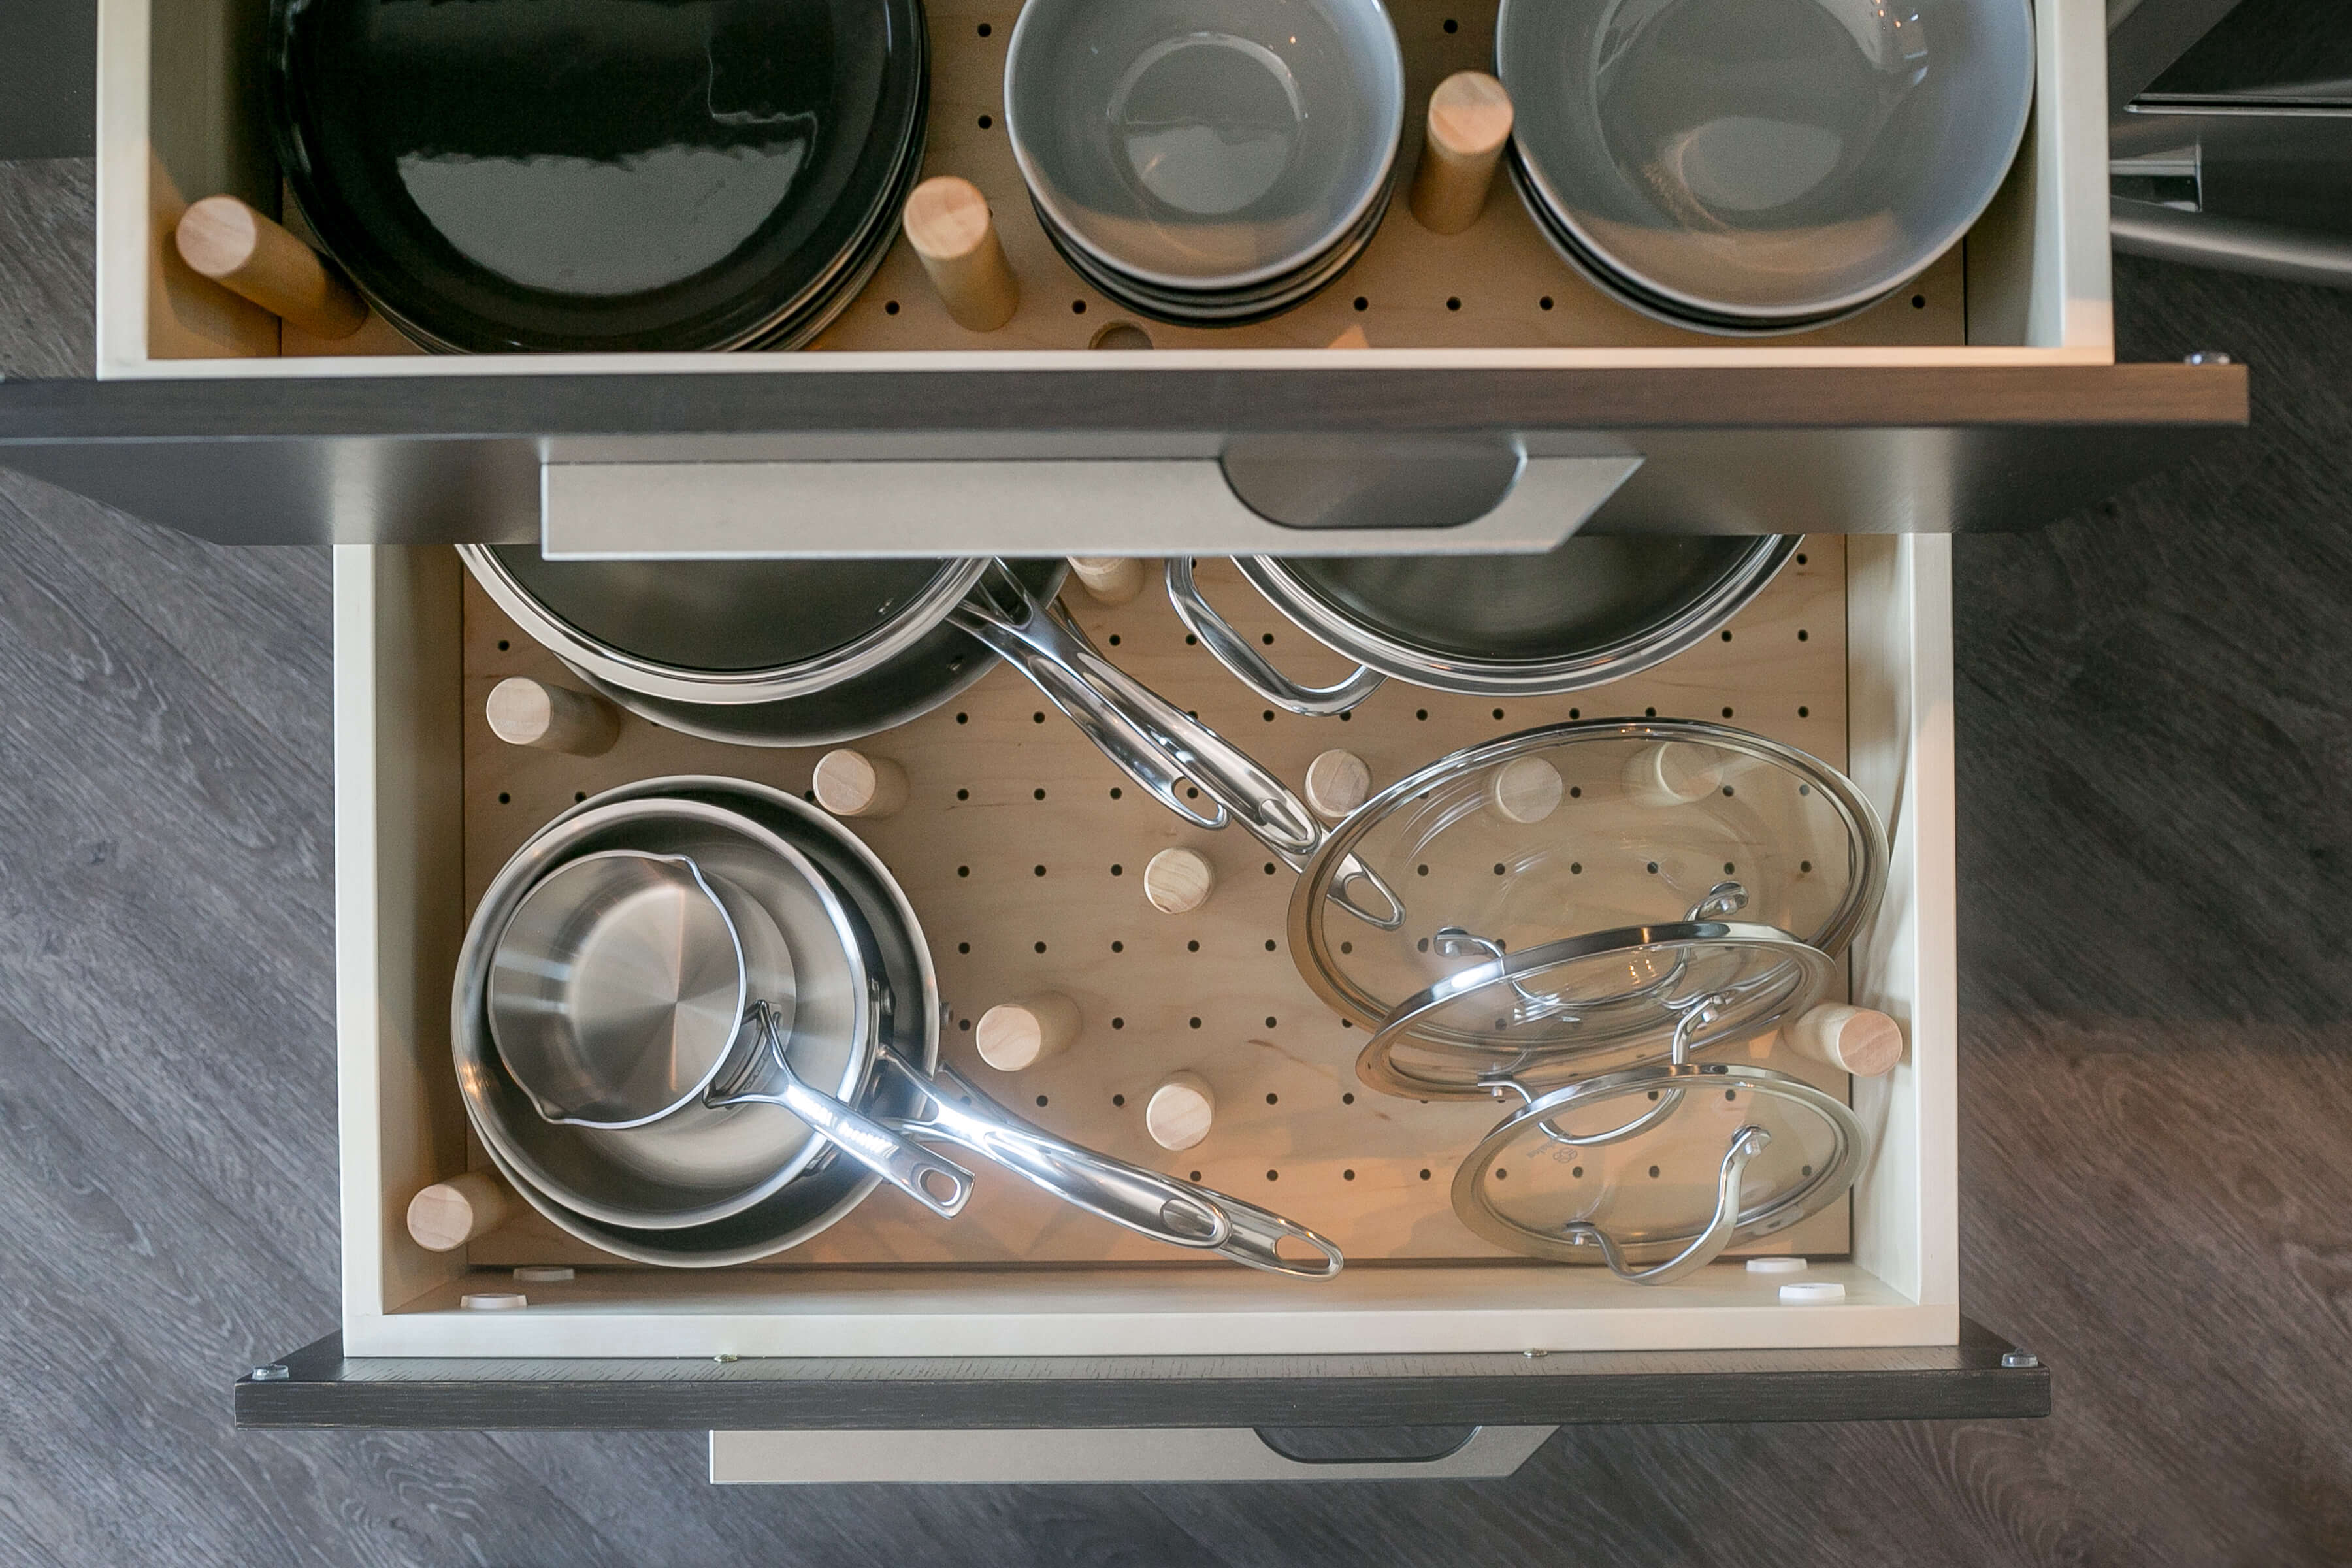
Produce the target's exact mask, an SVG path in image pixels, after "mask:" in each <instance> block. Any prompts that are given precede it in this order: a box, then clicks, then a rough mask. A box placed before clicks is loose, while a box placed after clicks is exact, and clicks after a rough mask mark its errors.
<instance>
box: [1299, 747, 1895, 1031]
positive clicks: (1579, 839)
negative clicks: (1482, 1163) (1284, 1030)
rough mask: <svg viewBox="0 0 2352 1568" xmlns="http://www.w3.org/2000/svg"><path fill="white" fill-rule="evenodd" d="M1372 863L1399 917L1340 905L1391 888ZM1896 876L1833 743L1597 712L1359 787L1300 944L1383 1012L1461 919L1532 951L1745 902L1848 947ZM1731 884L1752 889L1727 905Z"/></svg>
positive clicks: (1467, 926)
mask: <svg viewBox="0 0 2352 1568" xmlns="http://www.w3.org/2000/svg"><path fill="white" fill-rule="evenodd" d="M1358 868H1362V870H1365V871H1369V872H1370V874H1371V875H1372V876H1374V877H1377V878H1378V879H1380V881H1381V883H1382V884H1384V885H1385V887H1386V888H1387V889H1389V890H1391V892H1393V893H1394V895H1395V896H1396V898H1397V900H1399V902H1400V903H1401V905H1402V911H1403V919H1402V921H1399V922H1397V923H1396V924H1395V928H1394V929H1393V930H1384V929H1382V927H1383V926H1385V925H1387V924H1388V923H1389V922H1388V921H1386V920H1383V921H1381V924H1380V925H1375V924H1374V923H1372V922H1371V921H1369V920H1367V919H1364V918H1362V917H1361V916H1360V914H1357V913H1352V912H1350V911H1349V908H1348V905H1347V903H1345V902H1340V903H1339V904H1338V906H1337V907H1336V908H1335V907H1334V906H1335V900H1334V898H1333V895H1334V894H1335V893H1339V894H1341V895H1342V896H1343V897H1349V896H1352V897H1353V898H1354V900H1355V901H1356V902H1358V903H1359V904H1360V905H1361V906H1362V907H1364V908H1366V909H1378V908H1381V907H1382V900H1381V899H1380V898H1379V896H1378V895H1377V894H1373V893H1371V892H1370V891H1369V888H1368V884H1367V883H1366V882H1365V881H1364V880H1363V879H1362V878H1361V876H1360V875H1359V873H1358ZM1885 879H1886V836H1885V830H1884V829H1883V828H1882V827H1881V826H1880V825H1879V821H1878V816H1877V814H1876V813H1875V812H1874V810H1873V809H1872V808H1871V805H1870V803H1869V802H1868V801H1867V800H1866V799H1864V796H1863V795H1862V793H1861V791H1860V790H1858V789H1857V788H1856V787H1855V786H1854V784H1853V781H1851V780H1850V779H1848V778H1846V777H1845V775H1844V774H1843V773H1839V772H1838V771H1837V770H1836V769H1834V768H1832V767H1831V766H1830V765H1828V764H1827V763H1822V762H1821V761H1819V760H1818V759H1816V758H1814V757H1811V756H1809V755H1808V754H1806V753H1805V752H1800V751H1798V750H1796V749H1795V748H1793V747H1790V746H1785V745H1782V744H1780V742H1776V741H1770V740H1767V739H1765V738H1764V737H1763V736H1760V735H1754V734H1750V733H1748V731H1742V730H1737V729H1733V728H1731V727H1729V726H1727V725H1722V724H1713V723H1706V722H1702V721H1696V720H1670V719H1652V720H1596V721H1586V722H1582V723H1575V724H1561V725H1554V726H1550V727H1548V728H1545V729H1541V730H1530V731H1525V732H1523V733H1520V734H1517V735H1509V736H1505V737H1503V738H1501V739H1499V740H1495V741H1490V742H1486V743H1484V744H1482V745H1478V746H1475V747H1472V748H1470V749H1468V750H1466V751H1462V752H1455V753H1454V754H1453V755H1451V756H1448V757H1444V758H1441V759H1440V760H1439V761H1437V762H1435V763H1431V764H1430V765H1429V766H1427V767H1425V768H1423V769H1422V770H1421V771H1420V772H1418V773H1413V774H1412V775H1410V776H1408V777H1406V778H1404V779H1402V780H1401V781H1399V782H1398V783H1397V784H1393V785H1391V786H1390V787H1389V788H1388V789H1386V790H1384V791H1382V792H1381V794H1379V795H1375V796H1374V797H1373V798H1372V799H1371V800H1370V801H1368V802H1366V803H1365V804H1364V805H1362V806H1360V807H1359V808H1358V809H1357V811H1356V812H1355V813H1354V814H1353V815H1352V816H1349V818H1348V819H1347V820H1346V821H1345V822H1343V823H1341V824H1340V825H1339V827H1337V828H1336V829H1334V830H1333V832H1332V834H1331V837H1329V839H1328V840H1327V841H1326V843H1325V844H1324V845H1323V847H1321V848H1320V849H1319V850H1318V852H1317V854H1316V856H1315V858H1314V859H1313V860H1312V861H1310V862H1309V863H1308V865H1307V868H1306V872H1305V874H1304V875H1303V876H1302V877H1301V878H1300V879H1299V881H1298V884H1297V888H1296V889H1295V890H1294V892H1293V894H1292V897H1291V902H1290V915H1289V936H1290V947H1291V952H1292V953H1293V955H1294V957H1295V959H1296V961H1297V964H1298V967H1299V971H1300V973H1301V974H1302V975H1303V976H1304V977H1305V979H1306V980H1307V984H1309V985H1310V986H1312V987H1313V988H1314V989H1315V991H1316V993H1317V994H1318V995H1319V996H1320V997H1321V998H1322V999H1323V1000H1324V1001H1325V1002H1327V1003H1328V1004H1329V1005H1331V1006H1332V1007H1333V1008H1334V1009H1335V1010H1337V1011H1338V1012H1339V1014H1340V1015H1341V1016H1344V1017H1347V1018H1349V1019H1350V1020H1351V1021H1353V1022H1354V1023H1356V1024H1357V1025H1358V1026H1361V1027H1363V1028H1366V1029H1371V1030H1378V1029H1380V1028H1381V1027H1382V1026H1384V1025H1385V1024H1387V1023H1388V1021H1389V1019H1390V1016H1391V1014H1392V1013H1394V1012H1395V1011H1396V1010H1397V1009H1398V1008H1399V1006H1400V1005H1402V1004H1403V1003H1404V1002H1405V1001H1406V1000H1407V999H1408V998H1411V997H1413V996H1414V995H1415V994H1417V993H1420V992H1423V991H1425V990H1428V989H1429V988H1431V987H1433V986H1437V985H1439V984H1441V983H1443V982H1444V981H1446V980H1448V979H1449V978H1451V977H1452V976H1453V975H1454V974H1455V973H1457V972H1460V971H1461V970H1462V969H1463V959H1464V957H1465V956H1475V953H1465V952H1455V953H1453V954H1449V953H1447V952H1444V951H1443V950H1442V947H1441V941H1440V933H1441V932H1442V931H1446V930H1447V929H1449V928H1451V929H1454V930H1458V931H1463V932H1465V933H1475V935H1476V936H1478V937H1481V938H1484V939H1486V941H1488V942H1493V943H1495V944H1496V946H1497V947H1499V948H1500V949H1502V950H1503V951H1504V952H1507V953H1511V954H1522V953H1528V952H1531V951H1533V950H1538V949H1541V948H1543V947H1545V946H1546V945H1547V944H1549V943H1553V942H1562V941H1565V940H1567V939H1570V938H1574V937H1584V936H1589V935H1591V933H1594V932H1603V931H1626V930H1630V929H1640V928H1649V927H1655V926H1660V925H1663V924H1665V923H1668V922H1677V921H1684V922H1687V921H1703V920H1707V919H1711V918H1720V917H1721V916H1722V915H1723V914H1725V913H1727V912H1728V911H1729V910H1738V915H1739V919H1740V920H1741V921H1748V922H1752V923H1754V924H1756V925H1759V926H1764V927H1769V928H1770V929H1771V930H1772V931H1775V932H1778V933H1780V935H1781V937H1782V938H1783V939H1784V940H1790V939H1792V940H1793V941H1795V942H1799V943H1801V944H1802V945H1804V946H1806V947H1810V948H1814V949H1818V950H1820V951H1821V952H1823V953H1826V954H1827V955H1829V956H1830V957H1831V958H1835V957H1836V956H1837V955H1838V954H1839V953H1840V952H1843V951H1844V948H1845V946H1846V944H1847V943H1848V942H1850V941H1851V940H1852V939H1853V934H1854V932H1855V931H1856V930H1858V929H1859V928H1860V927H1861V925H1862V923H1863V922H1864V921H1866V920H1867V919H1869V918H1870V916H1871V914H1872V913H1873V912H1874V910H1876V908H1877V905H1878V900H1879V897H1880V894H1881V893H1882V891H1883V890H1884V889H1885ZM1725 884H1732V885H1733V886H1734V888H1735V889H1736V891H1737V893H1738V895H1739V896H1740V901H1739V902H1737V903H1731V904H1728V905H1727V906H1717V907H1714V908H1712V909H1711V908H1710V907H1709V900H1710V899H1713V898H1715V897H1716V896H1717V889H1719V888H1721V887H1723V886H1724V885H1725ZM1436 1022H1440V1023H1443V1024H1444V1025H1447V1026H1458V1025H1459V1023H1460V1018H1459V1017H1458V1016H1455V1014H1454V1012H1453V1011H1449V1013H1448V1014H1447V1015H1446V1016H1444V1018H1443V1019H1441V1020H1437V1021H1436ZM1668 1024H1669V1026H1670V1024H1671V1020H1669V1021H1668ZM1416 1032H1418V1031H1416ZM1461 1033H1462V1031H1461V1030H1460V1029H1459V1028H1458V1027H1456V1028H1455V1029H1454V1034H1455V1035H1456V1036H1459V1035H1460V1034H1461ZM1441 1037H1443V1036H1441ZM1490 1043H1491V1042H1490Z"/></svg>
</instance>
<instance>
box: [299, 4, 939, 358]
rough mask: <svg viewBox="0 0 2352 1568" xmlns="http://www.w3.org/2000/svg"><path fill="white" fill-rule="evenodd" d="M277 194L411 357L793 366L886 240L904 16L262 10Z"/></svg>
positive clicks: (739, 10) (914, 37) (347, 7)
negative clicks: (781, 353) (769, 353)
mask: <svg viewBox="0 0 2352 1568" xmlns="http://www.w3.org/2000/svg"><path fill="white" fill-rule="evenodd" d="M267 76H268V94H269V109H270V115H271V123H272V129H273V131H274V132H275V135H276V138H277V143H278V157H279V160H280V162H281V163H282V164H283V165H284V168H285V172H286V175H287V178H288V180H289V182H290V183H291V184H292V186H293V189H294V193H295V195H296V197H297V198H298V199H299V201H300V203H301V206H302V211H303V215H304V216H306V217H307V218H308V220H309V221H310V226H311V228H312V230H313V231H314V232H315V233H316V234H317V236H318V237H319V239H320V241H321V242H322V243H323V244H324V245H325V246H326V247H327V248H328V249H329V250H330V251H331V253H332V254H333V255H334V258H335V259H336V260H337V261H339V262H341V264H342V266H343V267H344V268H345V269H346V270H347V271H349V272H350V273H351V275H352V279H353V280H354V281H355V282H356V283H357V284H358V285H359V287H360V289H362V291H363V292H364V293H365V294H366V295H367V296H368V298H369V300H370V301H371V302H372V303H373V305H374V306H375V308H376V310H377V311H378V312H379V313H380V314H381V315H383V317H384V318H385V320H387V321H391V322H392V323H393V324H394V326H396V327H398V328H399V329H400V330H401V331H404V332H405V333H406V334H407V335H408V336H410V337H411V338H413V339H415V341H416V342H419V343H421V344H423V345H425V347H427V348H432V349H438V350H444V351H451V352H457V353H501V352H506V353H513V352H523V353H562V352H572V353H593V352H623V351H635V352H659V351H697V350H713V349H738V348H792V347H796V346H798V345H799V344H801V343H803V342H807V341H808V340H809V339H810V338H812V337H814V336H815V335H816V333H817V332H818V331H822V330H823V329H824V325H825V323H826V322H828V321H831V320H832V319H833V318H834V317H835V315H837V314H838V313H839V312H840V311H841V310H842V309H843V308H844V307H845V306H846V305H847V304H848V302H849V300H851V299H852V298H854V297H855V296H856V293H857V290H858V289H860V288H862V287H863V286H864V285H865V283H866V279H868V278H869V277H871V276H872V274H873V271H874V269H875V268H876V267H877V266H879V265H880V263H881V259H882V256H883V254H884V252H885V251H887V249H888V248H889V246H890V243H891V241H892V239H893V238H894V237H895V236H896V234H897V226H898V212H899V208H900V207H901V205H903V204H904V202H905V200H906V195H907V192H908V190H909V189H910V188H911V187H912V185H913V184H914V182H915V179H916V176H917V172H918V170H919V167H920V164H921V163H922V153H923V123H924V111H925V107H926V103H927V101H928V100H929V42H928V37H927V34H926V30H925V23H924V17H923V8H922V4H921V0H670V3H665V4H659V5H648V4H645V3H643V0H467V3H466V4H463V5H385V4H381V3H379V0H273V4H272V7H271V16H270V31H269V58H268V73H267Z"/></svg>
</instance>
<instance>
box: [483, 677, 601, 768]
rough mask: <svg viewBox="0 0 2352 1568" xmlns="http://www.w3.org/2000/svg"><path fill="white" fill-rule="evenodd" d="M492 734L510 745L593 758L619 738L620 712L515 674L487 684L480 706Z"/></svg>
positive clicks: (592, 698)
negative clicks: (488, 696)
mask: <svg viewBox="0 0 2352 1568" xmlns="http://www.w3.org/2000/svg"><path fill="white" fill-rule="evenodd" d="M482 711H483V716H484V717H485V718H487V719H488V720H489V721H490V733H491V734H493V735H496V736H497V737H498V738H499V740H501V741H504V742H506V743H507V744H508V745H509V746H531V747H535V748H536V749H538V750H540V751H542V752H570V753H571V754H572V755H573V756H575V757H593V756H600V755H602V754H603V753H604V752H609V751H611V750H612V749H613V742H615V741H617V740H619V739H620V738H621V710H619V709H617V708H615V707H614V706H613V705H612V704H611V703H610V702H607V701H605V700H604V699H603V698H601V697H596V696H593V695H591V694H590V693H588V692H585V691H574V690H572V689H571V688H570V687H568V686H550V685H548V684H547V683H546V682H545V681H541V680H533V679H530V677H529V676H525V675H514V676H509V677H508V678H507V679H504V680H501V681H499V683H498V684H497V685H496V686H494V687H492V688H490V700H488V702H486V703H484V704H483V705H482Z"/></svg>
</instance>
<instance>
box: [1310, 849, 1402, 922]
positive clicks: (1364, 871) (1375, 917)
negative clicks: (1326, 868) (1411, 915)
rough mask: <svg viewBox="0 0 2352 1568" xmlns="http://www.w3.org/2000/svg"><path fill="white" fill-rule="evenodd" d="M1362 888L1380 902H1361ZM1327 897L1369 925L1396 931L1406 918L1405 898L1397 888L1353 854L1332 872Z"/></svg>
mask: <svg viewBox="0 0 2352 1568" xmlns="http://www.w3.org/2000/svg"><path fill="white" fill-rule="evenodd" d="M1360 891H1361V892H1365V893H1370V894H1372V895H1374V896H1375V897H1377V898H1378V899H1379V900H1380V901H1379V903H1378V904H1377V905H1375V904H1368V903H1363V902H1360V901H1359V897H1358V895H1359V892H1360ZM1325 897H1327V898H1328V899H1329V900H1331V902H1333V903H1335V904H1337V905H1339V907H1340V908H1341V909H1343V910H1347V911H1348V912H1349V914H1351V915H1353V916H1355V917H1356V918H1357V919H1358V920H1360V921H1363V922H1364V923H1365V924H1367V925H1370V926H1377V927H1378V928H1380V929H1381V931H1395V930H1396V929H1397V928H1398V927H1400V926H1402V925H1403V924H1404V921H1405V909H1404V900H1402V899H1400V898H1398V897H1397V893H1396V889H1394V888H1391V887H1390V886H1389V885H1388V884H1387V883H1386V882H1384V881H1382V880H1381V875H1380V873H1379V872H1377V871H1375V870H1373V869H1372V868H1370V866H1367V865H1365V864H1364V863H1363V862H1362V861H1361V860H1359V859H1357V858H1356V857H1354V856H1353V855H1350V856H1349V857H1348V858H1346V859H1344V860H1342V861H1340V862H1339V868H1337V869H1336V870H1334V871H1333V872H1332V873H1331V890H1330V891H1329V892H1328V894H1326V895H1325Z"/></svg>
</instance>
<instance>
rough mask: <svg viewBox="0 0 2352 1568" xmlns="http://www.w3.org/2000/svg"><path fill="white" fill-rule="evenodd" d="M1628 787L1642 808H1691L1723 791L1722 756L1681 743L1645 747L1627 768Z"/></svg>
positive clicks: (1703, 747)
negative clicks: (1667, 806) (1700, 799)
mask: <svg viewBox="0 0 2352 1568" xmlns="http://www.w3.org/2000/svg"><path fill="white" fill-rule="evenodd" d="M1625 787H1626V789H1627V790H1628V791H1630V792H1631V793H1632V795H1633V798H1634V799H1635V800H1637V801H1639V802H1640V803H1641V804H1642V805H1689V804H1690V803H1691V802H1692V801H1695V800H1697V799H1698V798H1700V797H1701V796H1702V795H1713V794H1714V793H1715V792H1716V791H1717V790H1718V789H1720V788H1721V787H1723V753H1722V752H1718V751H1717V750H1716V749H1715V748H1714V747H1712V746H1694V745H1690V744H1688V743H1686V742H1681V741H1661V742H1658V743H1657V744H1656V745H1654V746H1644V747H1643V748H1642V749H1641V750H1640V751H1638V752H1634V753H1633V759H1632V760H1631V761H1629V762H1628V763H1626V764H1625Z"/></svg>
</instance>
